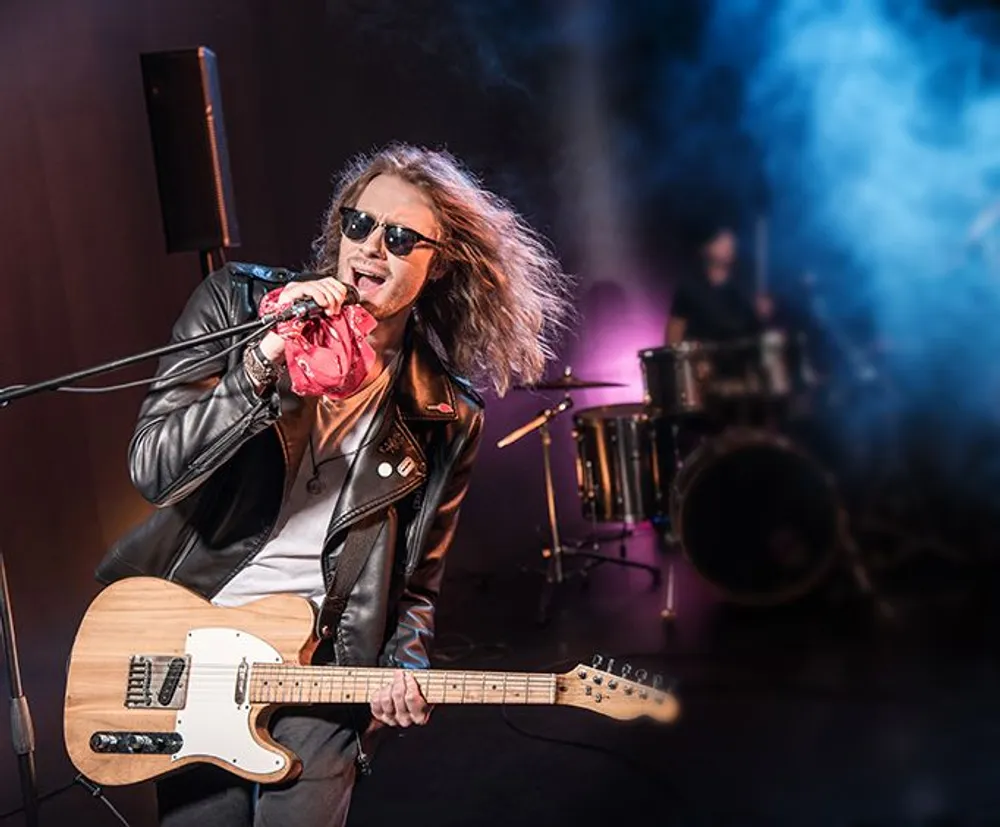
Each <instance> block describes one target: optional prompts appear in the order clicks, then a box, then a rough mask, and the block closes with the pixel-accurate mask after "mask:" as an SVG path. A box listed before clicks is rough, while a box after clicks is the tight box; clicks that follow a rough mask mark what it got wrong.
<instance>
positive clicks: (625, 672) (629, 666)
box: [622, 663, 632, 680]
mask: <svg viewBox="0 0 1000 827" xmlns="http://www.w3.org/2000/svg"><path fill="white" fill-rule="evenodd" d="M631 674H632V664H631V663H626V664H625V665H624V666H623V667H622V678H623V679H625V680H628V676H629V675H631Z"/></svg>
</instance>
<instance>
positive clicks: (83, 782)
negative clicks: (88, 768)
mask: <svg viewBox="0 0 1000 827" xmlns="http://www.w3.org/2000/svg"><path fill="white" fill-rule="evenodd" d="M77 784H79V785H80V786H81V787H83V788H84V789H85V790H86V791H87V792H89V793H90V795H91V796H92V797H94V798H99V799H100V800H101V803H103V804H104V806H106V807H107V808H108V809H109V810H111V812H112V813H113V814H114V816H115V818H117V819H118V820H119V821H120V822H121V823H122V824H124V825H125V827H131V825H130V824H129V823H128V821H127V820H126V819H125V816H123V815H122V814H121V813H120V812H118V809H117V808H116V807H115V805H114V804H112V803H111V802H110V801H108V799H107V797H106V796H105V795H104V792H103V790H101V788H100V787H99V786H98V785H97V784H95V783H94V782H93V781H90V780H88V779H86V778H84V777H83V775H82V774H78V775H77V776H76V778H74V779H73V780H72V781H70V782H69V784H65V785H64V786H62V787H59V788H57V789H55V790H52V791H51V792H48V793H45V795H40V796H38V803H39V804H41V803H42V802H43V801H48V800H49V799H51V798H55V797H56V796H57V795H61V794H62V793H64V792H68V791H69V790H71V789H73V787H75V786H76V785H77ZM23 812H24V807H18V808H17V809H16V810H8V811H7V812H6V813H0V821H4V820H5V819H8V818H10V817H11V816H16V815H17V814H18V813H23Z"/></svg>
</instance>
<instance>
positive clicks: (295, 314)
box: [260, 284, 361, 324]
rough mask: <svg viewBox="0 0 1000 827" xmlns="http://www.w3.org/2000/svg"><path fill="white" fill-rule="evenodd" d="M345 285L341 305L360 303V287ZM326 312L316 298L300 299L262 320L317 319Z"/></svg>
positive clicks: (269, 321) (266, 321) (267, 322)
mask: <svg viewBox="0 0 1000 827" xmlns="http://www.w3.org/2000/svg"><path fill="white" fill-rule="evenodd" d="M344 287H346V288H347V295H346V296H344V301H343V302H342V303H341V307H347V305H349V304H360V303H361V294H360V293H358V288H357V287H355V286H354V285H353V284H345V285H344ZM324 313H326V308H325V307H321V306H320V305H319V304H318V303H317V302H316V300H315V299H300V300H299V301H296V302H292V304H291V305H289V306H288V307H286V308H285V309H284V310H279V311H277V312H276V313H268V314H267V315H266V316H261V317H260V320H261V321H262V322H263V323H265V324H270V323H271V322H290V321H292V320H293V319H316V318H319V317H320V316H322V315H323V314H324Z"/></svg>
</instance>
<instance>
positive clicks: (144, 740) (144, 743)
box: [128, 735, 153, 752]
mask: <svg viewBox="0 0 1000 827" xmlns="http://www.w3.org/2000/svg"><path fill="white" fill-rule="evenodd" d="M152 747H153V739H152V738H150V737H149V736H148V735H129V737H128V751H129V752H145V751H146V750H148V749H151V748H152Z"/></svg>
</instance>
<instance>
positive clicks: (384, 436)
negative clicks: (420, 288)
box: [276, 325, 458, 538]
mask: <svg viewBox="0 0 1000 827" xmlns="http://www.w3.org/2000/svg"><path fill="white" fill-rule="evenodd" d="M410 327H411V328H412V325H411V326H410ZM398 371H399V373H398V375H397V377H396V380H395V382H394V384H393V386H391V387H390V388H389V389H388V391H387V398H386V401H385V402H384V403H383V405H382V406H381V408H380V411H379V413H378V415H377V419H376V421H375V423H373V426H374V428H375V433H376V436H375V438H374V439H373V440H372V442H371V445H370V446H369V447H366V448H364V449H363V450H362V451H360V452H359V454H358V456H357V457H356V459H355V462H354V463H353V464H352V468H351V471H350V473H349V477H348V479H347V480H346V481H345V488H344V493H343V495H342V496H341V498H340V500H339V502H338V504H337V507H336V508H335V510H334V513H333V516H332V519H331V521H330V524H329V528H328V534H327V537H328V538H329V537H332V536H333V535H334V534H335V533H337V532H338V531H340V530H341V529H343V528H344V527H346V526H347V525H349V524H351V523H354V522H356V521H357V520H358V519H360V518H361V517H363V516H364V515H365V514H367V513H369V512H370V511H371V510H372V509H373V508H376V507H382V506H384V505H385V504H387V503H390V502H394V501H396V500H398V499H399V498H400V497H402V496H405V495H406V494H407V493H409V492H410V491H412V490H413V489H414V488H416V487H417V486H419V485H420V483H421V482H423V480H424V479H425V478H426V476H427V460H426V456H425V455H424V451H423V448H422V446H421V444H420V441H419V440H417V439H416V438H415V437H414V435H413V432H412V431H411V430H410V429H409V427H408V426H407V423H419V422H451V421H454V420H456V419H457V418H458V411H457V408H456V398H455V390H454V387H453V386H452V384H451V382H450V381H449V378H448V374H447V372H446V371H445V369H444V366H443V365H442V363H441V360H440V358H439V357H438V356H437V354H436V353H435V352H434V350H433V348H432V347H431V346H430V343H429V342H427V340H426V339H425V338H424V337H423V336H421V335H420V334H419V333H418V332H415V331H413V330H412V329H410V330H408V333H407V336H406V339H405V342H404V351H403V359H402V363H401V364H400V365H399V368H398ZM283 397H284V398H283V413H282V417H281V418H280V419H279V420H278V422H277V426H276V427H277V431H278V434H279V437H280V442H281V444H282V449H283V451H284V454H285V463H286V465H285V469H286V479H285V494H286V496H287V494H288V490H289V488H290V487H291V484H292V482H293V480H294V477H295V474H296V473H297V472H298V468H299V465H300V463H301V462H302V458H303V455H304V453H305V450H306V446H307V445H308V441H309V432H310V430H311V429H312V425H313V421H314V417H315V410H316V404H317V400H316V399H314V398H307V399H301V398H299V397H296V396H294V395H293V394H283Z"/></svg>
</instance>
